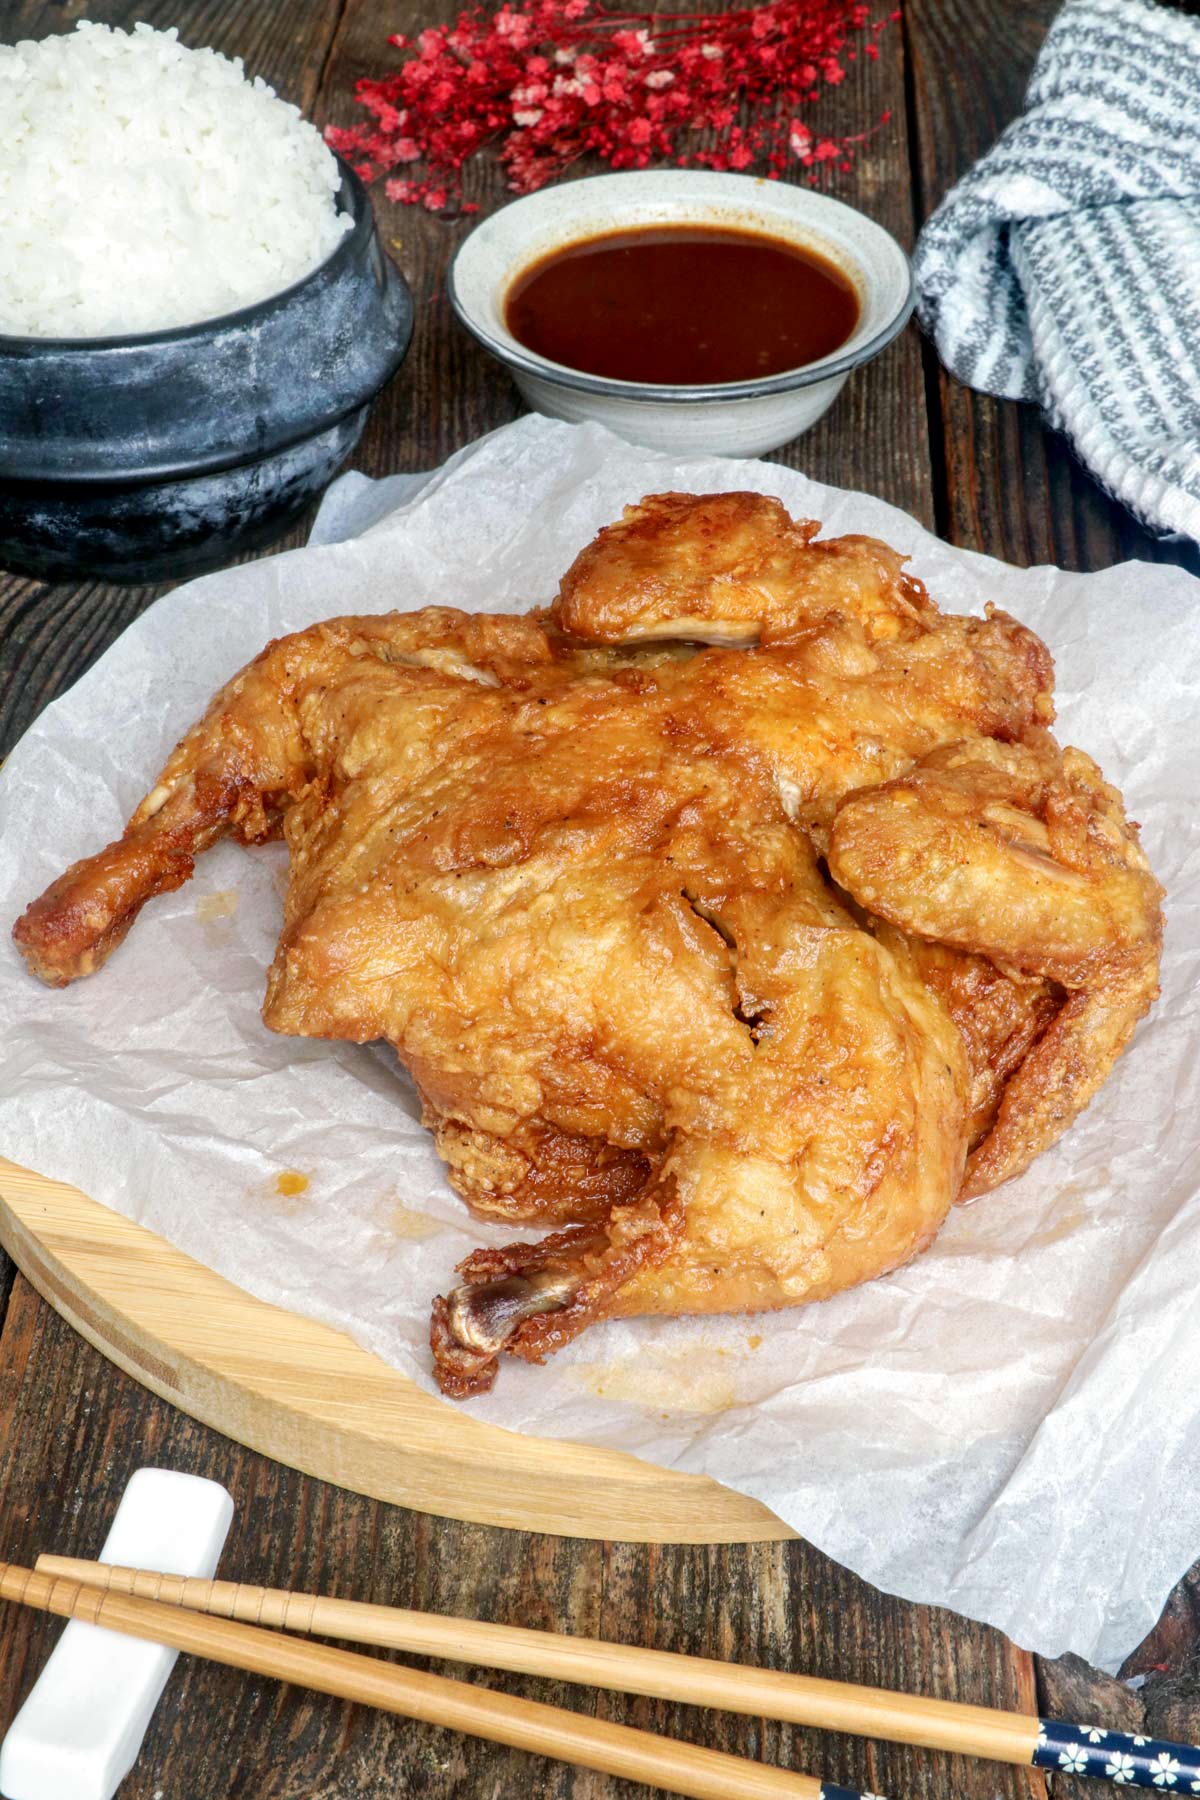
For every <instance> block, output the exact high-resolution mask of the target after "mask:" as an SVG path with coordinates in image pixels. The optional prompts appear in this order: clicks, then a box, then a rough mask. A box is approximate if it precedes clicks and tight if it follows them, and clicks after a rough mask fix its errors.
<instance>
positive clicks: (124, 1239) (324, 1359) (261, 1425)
mask: <svg viewBox="0 0 1200 1800" xmlns="http://www.w3.org/2000/svg"><path fill="white" fill-rule="evenodd" d="M0 1243H2V1244H3V1246H4V1248H5V1250H7V1252H8V1254H9V1255H10V1256H11V1257H12V1259H13V1261H14V1262H15V1263H16V1264H17V1266H18V1268H19V1269H20V1270H21V1272H22V1274H24V1275H25V1276H26V1277H27V1278H28V1280H29V1281H31V1282H32V1284H33V1286H34V1287H35V1288H36V1289H37V1291H38V1293H39V1294H41V1295H42V1297H43V1299H45V1300H47V1301H48V1302H49V1303H50V1305H51V1306H53V1307H54V1308H55V1309H56V1310H57V1311H58V1312H60V1313H61V1314H62V1315H63V1317H64V1318H65V1319H66V1320H67V1321H68V1322H69V1323H70V1324H71V1325H73V1326H74V1327H75V1329H76V1331H79V1332H81V1333H82V1334H83V1336H84V1337H85V1338H87V1340H88V1342H89V1343H91V1344H94V1345H95V1346H96V1348H97V1349H98V1350H101V1351H103V1353H104V1355H105V1356H108V1357H110V1358H111V1359H112V1361H113V1362H115V1363H116V1364H117V1365H118V1366H119V1367H120V1368H122V1369H124V1370H125V1372H126V1374H128V1375H132V1376H133V1377H134V1378H135V1379H136V1380H138V1381H141V1382H144V1383H145V1385H146V1386H147V1387H148V1388H152V1389H153V1391H154V1392H155V1393H156V1394H160V1395H162V1397H163V1398H164V1399H165V1400H169V1401H171V1402H172V1403H173V1404H174V1405H175V1406H178V1407H181V1408H182V1409H183V1411H184V1412H186V1413H190V1414H191V1415H192V1417H193V1418H196V1419H200V1420H202V1421H203V1422H204V1424H206V1425H212V1426H215V1428H216V1429H217V1430H218V1431H223V1432H225V1433H226V1435H227V1436H229V1437H232V1438H236V1439H237V1441H238V1442H239V1443H242V1444H246V1445H248V1446H249V1447H250V1448H251V1449H252V1450H261V1451H262V1452H263V1453H264V1454H265V1455H267V1456H273V1457H275V1459H276V1460H277V1461H279V1462H284V1463H288V1464H290V1465H291V1466H292V1467H293V1468H296V1469H302V1470H303V1471H304V1472H305V1473H306V1474H309V1475H316V1476H319V1477H320V1479H321V1480H323V1481H333V1482H336V1483H337V1484H338V1485H339V1486H340V1487H347V1488H353V1489H355V1490H356V1491H357V1492H358V1493H362V1494H370V1495H372V1496H374V1497H375V1498H376V1499H379V1500H391V1501H394V1502H395V1503H396V1504H397V1505H400V1506H411V1507H415V1508H416V1509H417V1510H418V1511H419V1512H431V1513H441V1514H444V1515H445V1516H446V1517H448V1518H452V1519H470V1520H473V1521H475V1522H477V1523H479V1524H484V1525H509V1526H515V1527H518V1528H520V1529H522V1530H526V1531H548V1532H553V1533H555V1534H557V1535H561V1536H567V1537H592V1538H597V1537H603V1538H629V1539H633V1540H635V1541H638V1542H647V1543H683V1544H706V1543H744V1542H750V1541H753V1540H758V1539H765V1538H784V1537H790V1536H792V1535H793V1534H792V1533H791V1532H790V1531H789V1530H788V1528H787V1527H786V1526H785V1525H784V1524H783V1523H782V1522H781V1521H780V1520H779V1519H777V1518H776V1517H775V1515H774V1514H773V1513H771V1512H768V1511H767V1509H766V1507H764V1506H762V1505H760V1504H759V1502H758V1501H756V1500H750V1499H747V1498H746V1496H745V1495H742V1494H735V1493H733V1492H731V1491H730V1489H728V1488H724V1487H721V1486H720V1485H719V1484H718V1483H717V1482H715V1481H711V1480H710V1479H709V1478H708V1477H707V1476H703V1475H680V1474H675V1473H673V1472H672V1471H671V1470H669V1469H657V1468H654V1467H653V1466H652V1465H651V1464H649V1463H644V1462H640V1461H639V1460H638V1459H637V1458H636V1457H633V1456H626V1455H623V1454H621V1453H620V1452H618V1451H611V1450H599V1449H594V1448H592V1447H590V1446H588V1445H585V1444H572V1443H566V1442H555V1441H553V1440H551V1439H548V1438H536V1437H521V1436H518V1435H517V1434H516V1433H514V1432H510V1431H501V1430H500V1429H499V1428H498V1427H496V1426H494V1425H485V1424H483V1423H481V1422H480V1420H478V1419H475V1418H472V1416H471V1414H470V1413H469V1412H468V1411H467V1410H465V1409H463V1408H460V1407H456V1406H453V1405H451V1404H450V1403H449V1402H447V1401H444V1400H438V1399H436V1398H435V1397H434V1396H433V1395H432V1394H427V1393H425V1392H423V1390H422V1389H420V1388H418V1387H415V1386H414V1385H413V1383H412V1382H411V1381H407V1380H406V1379H405V1378H404V1376H403V1375H399V1374H397V1373H396V1371H395V1370H394V1369H390V1368H388V1366H387V1364H386V1363H383V1362H380V1360H379V1358H378V1357H375V1356H372V1355H370V1354H369V1353H368V1352H367V1351H365V1350H361V1349H360V1348H359V1347H358V1345H357V1344H355V1343H354V1342H352V1340H351V1339H350V1338H348V1337H346V1336H345V1335H344V1334H343V1333H342V1332H340V1331H334V1330H333V1329H332V1328H331V1327H329V1326H327V1325H319V1324H317V1323H316V1322H315V1321H314V1320H312V1319H305V1318H302V1317H301V1316H300V1315H299V1314H298V1313H291V1312H285V1311H284V1310H283V1309H282V1308H280V1307H276V1306H268V1305H266V1304H265V1302H263V1301H261V1300H255V1299H254V1298H253V1296H252V1295H250V1294H247V1293H246V1292H244V1290H243V1289H241V1288H238V1287H234V1285H233V1283H232V1282H229V1281H226V1280H224V1278H223V1277H222V1276H220V1275H214V1274H213V1272H212V1270H211V1269H206V1268H204V1267H203V1265H202V1264H200V1263H197V1262H193V1261H192V1259H191V1257H189V1256H184V1255H183V1253H182V1252H181V1251H179V1250H176V1249H174V1248H173V1247H172V1245H170V1244H168V1243H166V1242H165V1240H164V1239H162V1238H160V1237H156V1236H155V1235H154V1233H153V1232H150V1231H146V1230H145V1229H144V1228H143V1227H142V1226H140V1225H134V1224H133V1223H131V1221H130V1220H128V1219H125V1218H122V1217H121V1215H120V1214H119V1213H115V1212H112V1211H110V1210H109V1208H108V1207H106V1206H101V1205H99V1204H98V1203H97V1202H96V1201H95V1200H89V1199H88V1198H87V1196H86V1195H85V1194H81V1193H80V1192H79V1190H78V1188H72V1187H67V1186H65V1185H64V1184H63V1183H62V1182H57V1181H48V1180H47V1179H46V1178H45V1177H44V1176H42V1175H35V1174H33V1173H32V1172H31V1171H30V1170H28V1169H21V1168H18V1167H17V1165H16V1164H15V1163H10V1162H6V1161H5V1160H4V1159H3V1158H0Z"/></svg>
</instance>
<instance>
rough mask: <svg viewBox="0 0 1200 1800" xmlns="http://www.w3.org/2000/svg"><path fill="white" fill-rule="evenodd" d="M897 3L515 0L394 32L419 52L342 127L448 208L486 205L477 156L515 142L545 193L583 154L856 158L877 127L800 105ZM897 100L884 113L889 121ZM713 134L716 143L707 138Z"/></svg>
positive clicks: (346, 136) (376, 161)
mask: <svg viewBox="0 0 1200 1800" xmlns="http://www.w3.org/2000/svg"><path fill="white" fill-rule="evenodd" d="M898 17H899V14H898V12H891V13H889V14H888V15H887V16H886V17H884V18H881V19H875V20H872V19H871V17H870V9H869V7H868V6H867V5H865V4H863V3H862V0H768V3H767V4H765V5H760V6H747V7H743V8H742V9H740V10H739V11H736V12H727V13H720V14H713V13H657V14H655V13H632V12H631V13H626V12H621V13H617V12H608V11H605V10H604V9H603V8H602V7H601V6H600V5H598V4H597V3H596V0H507V3H506V4H504V5H502V6H501V7H500V8H499V9H498V11H496V12H488V11H487V10H486V9H485V8H483V7H473V8H470V9H468V10H467V11H465V12H463V13H461V14H460V15H459V17H458V19H457V21H456V22H455V24H453V25H442V26H435V27H431V28H430V29H429V30H427V31H422V32H420V33H419V34H418V36H417V37H416V38H409V37H405V36H404V35H402V34H398V35H396V36H394V37H392V38H390V39H389V40H388V41H389V43H392V44H394V45H395V46H396V47H397V49H399V50H403V51H405V52H407V56H406V58H405V60H404V61H403V62H402V63H401V64H400V66H399V67H398V68H397V69H395V70H394V71H392V72H391V73H389V74H386V75H383V76H381V77H379V78H378V79H365V80H362V81H359V82H358V83H357V85H356V88H355V94H356V97H357V99H358V100H359V101H360V102H361V104H362V105H363V106H364V107H365V108H366V109H367V111H368V112H369V113H370V114H371V115H372V120H373V123H371V124H362V125H355V126H351V127H350V128H349V129H339V128H337V127H331V128H330V129H329V130H328V131H327V132H326V137H327V138H328V140H329V142H330V143H331V144H332V145H333V147H334V149H335V150H339V151H340V152H341V153H342V154H343V155H344V156H346V157H347V158H348V159H349V160H350V161H351V162H352V163H353V164H354V166H355V167H356V168H357V169H358V171H359V173H360V174H361V175H363V176H364V177H365V178H366V179H367V180H371V179H373V178H374V177H375V176H377V175H380V174H390V172H391V171H392V170H395V169H399V168H401V167H403V168H404V169H405V171H406V172H405V173H404V174H403V175H396V176H392V178H391V179H390V180H389V181H388V182H387V184H386V191H387V194H388V197H389V199H392V200H400V201H403V202H405V203H406V204H408V205H422V206H426V207H428V208H429V209H430V211H432V212H442V211H448V210H449V211H457V210H459V209H461V210H462V211H465V212H473V211H475V210H476V209H475V208H474V207H473V206H472V205H469V204H468V205H465V206H464V205H463V204H462V200H461V191H462V190H461V183H462V170H463V166H464V164H466V163H467V162H469V161H470V159H471V158H472V157H473V156H476V155H478V153H479V152H480V151H481V150H482V149H483V148H484V147H485V146H486V145H489V144H496V145H498V146H499V154H500V160H501V162H502V163H503V165H504V168H505V172H506V174H507V176H508V183H509V186H510V187H511V188H513V189H515V190H516V192H517V193H521V194H528V193H532V192H533V191H534V189H535V188H539V187H542V186H543V185H544V184H545V183H546V182H547V181H550V180H552V179H553V178H554V177H555V176H556V175H560V174H561V173H562V172H563V170H564V169H566V168H567V167H568V166H569V165H570V164H571V163H573V162H575V161H576V160H577V159H578V158H579V157H581V156H586V155H592V156H596V157H599V158H600V159H601V160H602V161H604V162H606V163H607V164H608V165H609V167H610V168H613V169H641V168H645V167H646V165H647V164H648V163H649V162H651V161H652V160H653V159H656V158H662V159H667V160H670V161H672V162H676V163H680V164H684V163H692V164H699V165H702V166H704V167H707V168H710V169H749V168H752V167H755V168H758V169H761V170H762V172H763V173H764V174H766V175H768V176H772V177H778V176H780V175H782V174H783V173H784V172H785V170H789V169H791V170H794V169H796V168H797V167H799V168H801V169H804V170H807V171H809V174H808V175H807V176H806V177H805V178H806V179H808V180H810V181H811V180H815V178H816V174H815V172H816V170H817V168H818V167H819V166H820V165H821V164H823V163H829V162H833V163H837V164H838V165H840V166H841V167H848V166H849V163H848V158H849V156H850V155H851V153H852V150H853V147H854V146H855V145H856V144H859V143H861V142H862V141H863V139H864V138H865V137H866V136H867V135H868V133H867V132H865V131H863V132H858V133H855V134H853V135H847V136H843V137H837V138H834V137H822V138H817V137H814V135H813V133H812V132H811V131H810V130H809V128H808V126H807V125H805V124H804V122H803V120H802V119H801V117H800V112H801V110H802V109H803V108H804V107H806V106H808V105H809V104H810V103H811V102H812V101H813V100H815V99H816V98H817V95H818V94H819V92H820V90H821V88H822V87H824V86H834V85H836V84H837V83H838V82H840V81H842V80H843V79H844V78H845V73H846V64H847V63H848V62H852V61H853V60H854V58H855V57H856V56H857V54H858V46H857V43H856V40H858V39H861V38H865V39H866V41H865V43H863V44H862V49H863V52H864V53H865V54H866V55H867V56H869V57H876V56H878V49H877V47H876V43H875V39H876V37H877V36H878V34H879V32H880V31H882V30H883V29H884V28H885V26H886V25H887V24H888V23H889V22H890V21H891V20H894V19H896V18H898ZM887 117H888V115H887V114H886V113H885V114H884V116H883V118H882V119H880V120H879V121H878V123H879V124H883V123H885V122H886V119H887ZM699 132H707V133H709V134H710V136H709V139H708V144H707V146H706V147H700V146H694V147H693V145H692V142H691V140H692V138H693V135H694V134H696V133H699Z"/></svg>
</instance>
